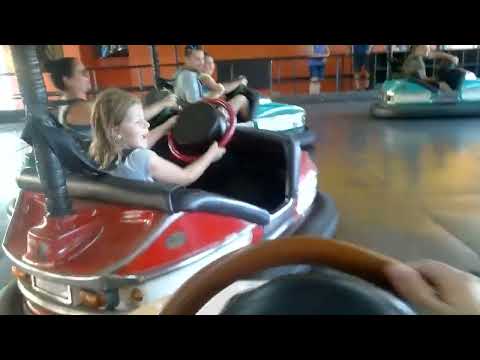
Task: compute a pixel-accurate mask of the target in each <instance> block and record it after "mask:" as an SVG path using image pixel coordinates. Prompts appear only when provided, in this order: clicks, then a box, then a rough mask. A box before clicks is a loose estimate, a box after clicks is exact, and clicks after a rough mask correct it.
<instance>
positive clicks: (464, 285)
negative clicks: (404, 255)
mask: <svg viewBox="0 0 480 360" xmlns="http://www.w3.org/2000/svg"><path fill="white" fill-rule="evenodd" d="M385 273H386V275H387V277H388V279H389V281H390V283H391V285H392V286H393V288H394V289H395V291H396V292H397V293H398V295H400V296H401V297H402V298H403V299H404V300H406V301H408V302H410V303H411V304H412V305H414V306H415V307H417V308H418V309H420V310H422V311H426V312H428V313H432V314H437V315H480V278H478V277H476V276H475V275H472V274H469V273H466V272H463V271H460V270H457V269H455V268H453V267H451V266H449V265H447V264H443V263H440V262H437V261H433V260H423V261H420V262H417V263H412V264H409V265H404V264H399V265H393V266H390V267H387V268H386V269H385Z"/></svg>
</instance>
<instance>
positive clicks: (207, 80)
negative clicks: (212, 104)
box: [199, 74, 225, 99]
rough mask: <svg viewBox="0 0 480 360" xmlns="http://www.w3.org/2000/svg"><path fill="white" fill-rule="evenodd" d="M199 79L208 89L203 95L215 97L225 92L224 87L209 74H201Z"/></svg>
mask: <svg viewBox="0 0 480 360" xmlns="http://www.w3.org/2000/svg"><path fill="white" fill-rule="evenodd" d="M199 79H200V81H201V82H202V84H203V85H205V86H206V87H207V88H208V89H209V90H210V91H209V92H208V94H206V95H205V96H204V97H207V98H212V99H216V98H219V97H221V96H222V95H223V94H224V93H225V87H224V86H223V85H222V84H219V83H217V82H216V81H215V80H214V79H213V78H212V77H211V76H210V75H208V74H202V75H201V76H200V77H199Z"/></svg>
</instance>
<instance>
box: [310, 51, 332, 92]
mask: <svg viewBox="0 0 480 360" xmlns="http://www.w3.org/2000/svg"><path fill="white" fill-rule="evenodd" d="M312 46H313V54H312V58H311V59H310V62H309V69H310V91H309V92H310V95H318V94H320V91H321V83H320V81H321V80H323V79H324V78H325V64H326V63H327V58H328V57H329V56H330V49H329V47H328V45H312Z"/></svg>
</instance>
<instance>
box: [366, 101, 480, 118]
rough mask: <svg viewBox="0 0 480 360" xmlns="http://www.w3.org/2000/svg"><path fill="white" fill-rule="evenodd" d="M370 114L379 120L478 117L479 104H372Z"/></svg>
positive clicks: (479, 111)
mask: <svg viewBox="0 0 480 360" xmlns="http://www.w3.org/2000/svg"><path fill="white" fill-rule="evenodd" d="M370 114H371V115H372V116H373V117H375V118H379V119H408V118H452V117H480V102H464V103H443V104H442V103H439V104H400V105H387V104H385V103H382V102H377V103H375V104H373V105H372V106H371V108H370Z"/></svg>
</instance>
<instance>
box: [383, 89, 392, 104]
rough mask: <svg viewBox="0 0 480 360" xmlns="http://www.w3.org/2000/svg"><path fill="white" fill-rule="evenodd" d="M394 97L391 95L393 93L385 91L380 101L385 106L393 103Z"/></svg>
mask: <svg viewBox="0 0 480 360" xmlns="http://www.w3.org/2000/svg"><path fill="white" fill-rule="evenodd" d="M394 97H395V94H394V93H393V91H386V92H384V93H383V96H382V101H383V102H384V103H385V104H391V103H393V100H394Z"/></svg>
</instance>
